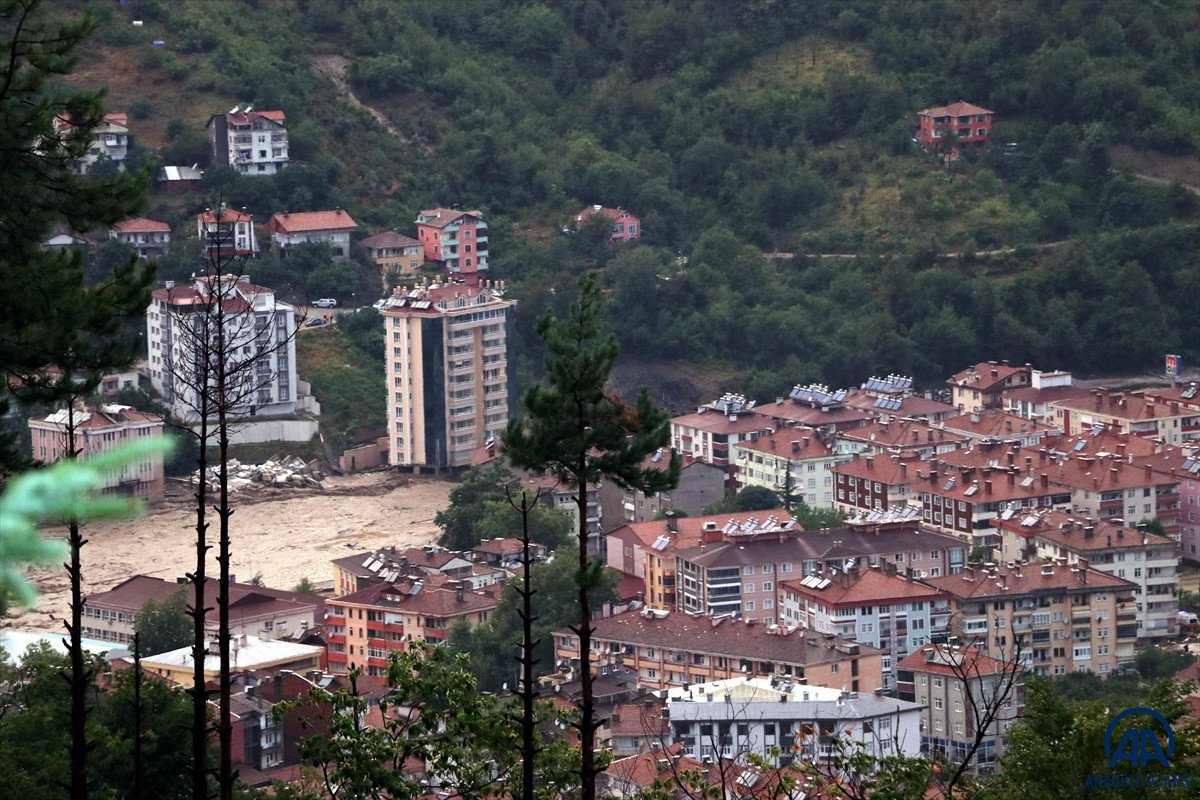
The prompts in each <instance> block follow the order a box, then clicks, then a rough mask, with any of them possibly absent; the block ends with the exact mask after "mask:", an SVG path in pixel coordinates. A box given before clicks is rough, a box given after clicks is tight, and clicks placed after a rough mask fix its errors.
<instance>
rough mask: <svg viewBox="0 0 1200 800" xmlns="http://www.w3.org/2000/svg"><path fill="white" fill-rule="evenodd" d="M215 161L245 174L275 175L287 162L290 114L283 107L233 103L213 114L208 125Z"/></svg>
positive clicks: (214, 162)
mask: <svg viewBox="0 0 1200 800" xmlns="http://www.w3.org/2000/svg"><path fill="white" fill-rule="evenodd" d="M205 127H207V128H208V140H209V143H210V144H211V145H212V154H213V164H228V165H229V166H231V167H233V168H234V169H235V170H237V171H238V172H240V173H241V174H242V175H274V174H275V173H277V172H280V171H281V170H282V169H283V168H284V167H286V166H287V164H288V134H287V117H286V115H284V113H283V112H282V111H254V110H253V108H252V107H251V106H246V108H245V109H244V110H243V109H242V108H241V107H240V106H234V107H233V108H232V109H230V110H229V111H228V112H227V113H225V114H213V115H212V117H211V118H210V119H209V120H208V124H207V125H206V126H205Z"/></svg>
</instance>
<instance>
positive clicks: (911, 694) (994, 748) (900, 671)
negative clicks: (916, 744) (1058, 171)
mask: <svg viewBox="0 0 1200 800" xmlns="http://www.w3.org/2000/svg"><path fill="white" fill-rule="evenodd" d="M1018 673H1019V670H1017V669H1016V664H1015V663H1013V662H1006V661H1002V660H1000V659H995V658H989V657H987V656H985V655H983V654H982V653H980V652H979V651H978V650H977V649H976V648H974V647H961V646H957V645H955V646H951V645H932V644H931V645H926V646H924V647H922V648H921V649H919V650H917V651H916V652H914V653H913V654H912V655H910V656H909V657H908V658H906V659H904V660H903V661H901V662H900V663H899V664H898V665H897V668H896V674H897V676H898V684H897V689H898V691H897V694H898V696H899V697H900V699H901V700H909V701H915V702H916V703H918V704H920V705H921V706H922V712H921V717H922V719H921V751H922V752H926V753H927V752H941V753H945V754H946V755H947V756H949V758H950V759H951V760H952V761H954V762H956V763H957V762H961V761H962V760H963V759H965V758H966V756H967V751H969V750H970V749H971V748H972V747H973V746H974V745H975V739H976V734H977V732H978V731H979V726H980V725H981V724H982V723H983V722H984V721H985V719H986V717H987V716H989V715H990V713H989V712H992V711H994V716H992V720H991V722H990V723H989V724H988V725H987V728H986V730H985V732H984V733H985V735H984V737H983V740H982V741H981V742H980V743H979V748H978V749H977V750H976V751H975V754H974V756H973V757H972V759H971V762H970V764H968V765H967V767H968V769H970V770H971V771H972V772H990V771H991V770H992V769H993V768H994V765H995V763H996V761H998V760H999V758H1000V756H1002V755H1004V752H1005V750H1006V749H1007V747H1008V736H1007V735H1006V734H1007V733H1008V729H1009V728H1010V727H1012V724H1013V723H1014V722H1015V721H1016V719H1017V717H1018V716H1020V713H1021V709H1022V708H1023V707H1024V705H1025V684H1024V681H1023V680H1022V678H1021V675H1020V674H1018Z"/></svg>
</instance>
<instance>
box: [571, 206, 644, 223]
mask: <svg viewBox="0 0 1200 800" xmlns="http://www.w3.org/2000/svg"><path fill="white" fill-rule="evenodd" d="M596 214H602V215H603V216H606V217H608V218H609V219H611V220H613V221H616V220H618V219H621V218H622V217H624V218H629V217H632V216H633V215H632V214H630V213H629V212H628V211H626V210H625V209H623V208H605V207H603V206H588V207H587V208H585V209H584V210H583V211H580V212H579V213H578V214H576V215H575V221H576V222H587V221H588V220H589V219H591V218H592V217H593V216H595V215H596Z"/></svg>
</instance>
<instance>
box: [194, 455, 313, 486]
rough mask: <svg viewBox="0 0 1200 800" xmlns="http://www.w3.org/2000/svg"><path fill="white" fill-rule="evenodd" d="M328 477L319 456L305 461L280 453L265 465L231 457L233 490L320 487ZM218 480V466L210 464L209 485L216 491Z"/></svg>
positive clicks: (196, 479) (198, 477) (195, 473)
mask: <svg viewBox="0 0 1200 800" xmlns="http://www.w3.org/2000/svg"><path fill="white" fill-rule="evenodd" d="M324 478H325V471H324V470H322V469H321V465H320V463H319V462H318V461H317V460H316V459H314V460H312V461H305V460H304V459H302V458H299V457H298V456H282V457H280V456H276V457H274V458H270V459H268V460H267V461H266V462H265V463H263V464H243V463H242V462H240V461H238V460H237V459H230V460H229V490H230V491H231V492H235V491H237V490H239V489H245V488H247V487H249V488H258V487H263V486H271V487H278V488H285V487H295V488H309V489H319V488H321V481H322V479H324ZM217 480H218V476H217V468H216V467H209V468H208V470H207V474H206V476H205V482H206V483H207V484H208V488H209V489H212V490H214V491H215V490H216V489H217V488H218V483H217ZM199 482H200V471H199V470H197V471H196V472H193V473H192V484H193V485H195V484H197V483H199Z"/></svg>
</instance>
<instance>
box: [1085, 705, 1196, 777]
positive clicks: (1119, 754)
mask: <svg viewBox="0 0 1200 800" xmlns="http://www.w3.org/2000/svg"><path fill="white" fill-rule="evenodd" d="M1130 717H1141V718H1143V719H1139V720H1137V721H1138V722H1139V723H1140V727H1129V728H1125V730H1124V731H1122V732H1120V734H1119V735H1118V731H1117V726H1118V725H1120V723H1121V722H1122V721H1123V720H1125V719H1128V718H1130ZM1104 755H1106V756H1107V757H1108V768H1109V769H1110V770H1112V772H1093V773H1092V774H1090V775H1088V776H1087V780H1086V781H1085V782H1084V786H1087V787H1095V788H1108V789H1156V788H1181V789H1183V788H1191V787H1192V786H1194V785H1198V784H1197V782H1196V779H1195V776H1194V775H1192V773H1190V772H1187V773H1180V772H1172V771H1171V759H1172V758H1173V757H1174V755H1175V731H1173V730H1172V729H1171V723H1169V722H1167V718H1166V717H1164V716H1163V715H1162V714H1160V713H1158V712H1157V711H1155V710H1154V709H1151V708H1141V707H1137V708H1127V709H1125V710H1124V711H1122V712H1121V713H1119V714H1117V715H1116V716H1115V717H1113V718H1112V721H1111V722H1109V723H1108V727H1107V728H1105V730H1104ZM1122 765H1125V767H1126V769H1123V770H1122V771H1119V772H1118V771H1117V770H1118V769H1120V768H1121V766H1122Z"/></svg>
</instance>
